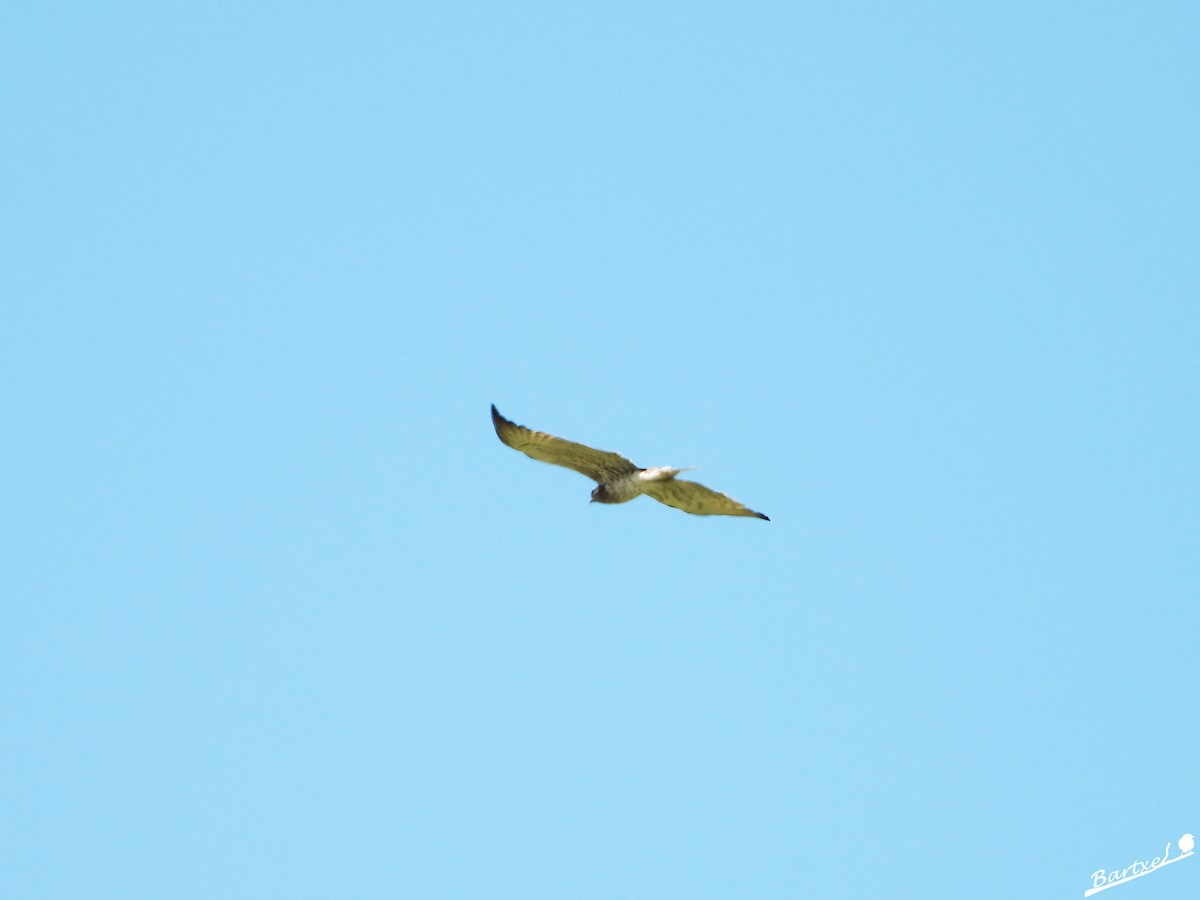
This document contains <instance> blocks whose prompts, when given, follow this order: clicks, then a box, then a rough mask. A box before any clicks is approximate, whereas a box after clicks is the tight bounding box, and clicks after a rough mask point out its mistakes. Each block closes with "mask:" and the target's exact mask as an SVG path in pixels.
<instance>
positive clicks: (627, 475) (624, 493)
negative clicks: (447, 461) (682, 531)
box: [492, 404, 770, 522]
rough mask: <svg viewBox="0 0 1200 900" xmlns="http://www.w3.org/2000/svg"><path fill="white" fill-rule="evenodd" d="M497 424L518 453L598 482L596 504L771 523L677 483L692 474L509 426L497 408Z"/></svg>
mask: <svg viewBox="0 0 1200 900" xmlns="http://www.w3.org/2000/svg"><path fill="white" fill-rule="evenodd" d="M492 424H493V425H495V426H496V435H497V437H499V438H500V440H501V441H503V442H504V443H505V444H507V445H508V446H509V447H512V448H513V449H514V450H520V451H521V452H522V453H524V454H525V455H526V456H529V457H531V458H533V459H536V460H539V461H541V462H548V463H551V464H553V465H556V466H565V467H566V468H568V469H573V470H574V471H576V472H579V473H580V474H581V475H586V476H587V477H588V478H590V479H592V480H593V481H595V482H596V483H597V486H596V488H595V490H593V491H592V502H594V503H628V502H629V501H630V500H633V499H634V498H635V497H639V496H641V495H642V494H646V495H647V496H649V497H653V498H654V499H655V500H657V501H658V502H659V503H665V504H666V505H667V506H673V507H675V508H676V509H681V510H683V511H684V512H688V513H692V514H693V515H697V516H754V517H757V518H759V519H767V517H766V516H764V515H763V514H762V513H760V512H755V511H754V510H752V509H747V508H746V507H745V506H744V505H743V504H741V503H738V502H737V501H736V500H734V499H732V498H731V497H726V496H725V495H724V494H721V493H718V492H717V491H714V490H712V489H711V488H706V487H705V486H704V485H702V484H697V483H696V482H694V481H677V480H676V478H675V476H676V475H678V474H679V473H680V472H686V471H689V470H688V469H677V468H674V467H673V466H657V467H654V468H650V469H643V468H641V467H639V466H635V465H634V464H633V463H632V462H630V461H629V460H627V459H626V458H625V457H623V456H621V455H620V454H619V453H609V452H607V451H604V450H596V449H594V448H592V447H588V446H586V445H584V444H576V443H574V442H573V441H567V440H563V439H562V438H559V437H555V436H554V435H552V434H546V433H544V432H541V431H533V430H531V429H529V428H526V427H524V426H523V425H517V424H516V423H515V422H510V421H509V420H508V419H506V418H504V416H502V415H500V412H499V411H498V410H497V409H496V406H495V404H493V405H492ZM767 521H768V522H769V521H770V519H767Z"/></svg>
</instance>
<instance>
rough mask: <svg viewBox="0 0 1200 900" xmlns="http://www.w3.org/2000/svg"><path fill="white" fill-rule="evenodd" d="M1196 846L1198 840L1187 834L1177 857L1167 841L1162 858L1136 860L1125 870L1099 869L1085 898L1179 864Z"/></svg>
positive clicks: (1093, 876) (1180, 842) (1181, 840)
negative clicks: (1165, 867) (1172, 852)
mask: <svg viewBox="0 0 1200 900" xmlns="http://www.w3.org/2000/svg"><path fill="white" fill-rule="evenodd" d="M1195 846H1196V839H1195V838H1194V837H1192V836H1191V835H1190V834H1185V835H1183V837H1181V838H1180V839H1179V855H1177V856H1172V855H1171V842H1170V841H1167V849H1165V850H1164V851H1163V855H1162V856H1156V857H1154V859H1152V860H1148V861H1142V860H1140V859H1139V860H1135V861H1134V862H1132V863H1130V864H1129V865H1127V866H1126V867H1125V868H1123V869H1113V870H1112V871H1111V872H1110V871H1106V870H1105V869H1097V870H1096V871H1095V872H1093V873H1092V886H1091V887H1090V888H1088V890H1086V891H1084V892H1083V896H1085V897H1090V896H1092V894H1098V893H1100V891H1107V890H1108V889H1109V888H1110V887H1116V886H1117V885H1118V884H1124V883H1125V882H1127V881H1133V879H1135V878H1141V877H1142V876H1143V875H1149V874H1150V873H1151V872H1157V871H1158V870H1159V869H1161V868H1162V867H1163V866H1166V865H1169V864H1171V863H1173V862H1179V861H1180V860H1181V859H1187V858H1188V857H1189V856H1191V855H1192V850H1193V848H1194V847H1195Z"/></svg>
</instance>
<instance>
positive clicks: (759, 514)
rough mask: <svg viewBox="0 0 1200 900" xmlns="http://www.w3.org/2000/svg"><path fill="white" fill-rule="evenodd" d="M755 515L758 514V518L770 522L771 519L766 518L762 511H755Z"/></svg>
mask: <svg viewBox="0 0 1200 900" xmlns="http://www.w3.org/2000/svg"><path fill="white" fill-rule="evenodd" d="M755 515H756V516H758V517H759V518H760V519H762V520H763V521H764V522H770V521H771V520H770V519H768V518H767V517H766V516H764V515H763V514H762V513H760V512H756V513H755Z"/></svg>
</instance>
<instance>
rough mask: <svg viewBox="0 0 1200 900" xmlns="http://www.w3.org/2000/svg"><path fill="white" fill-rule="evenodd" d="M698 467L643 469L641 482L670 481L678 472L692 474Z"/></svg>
mask: <svg viewBox="0 0 1200 900" xmlns="http://www.w3.org/2000/svg"><path fill="white" fill-rule="evenodd" d="M698 468H700V467H699V466H685V467H684V468H682V469H677V468H675V467H674V466H658V467H657V468H654V469H644V470H642V472H641V479H642V481H670V480H671V479H672V478H674V477H675V476H676V475H678V474H679V473H680V472H693V471H695V470H696V469H698Z"/></svg>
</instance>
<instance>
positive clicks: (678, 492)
mask: <svg viewBox="0 0 1200 900" xmlns="http://www.w3.org/2000/svg"><path fill="white" fill-rule="evenodd" d="M642 493H643V494H645V495H646V496H647V497H653V498H654V499H655V500H657V501H658V502H659V503H665V504H667V506H673V507H675V508H676V509H682V510H683V511H684V512H689V513H692V515H696V516H757V517H758V518H760V519H767V517H766V516H764V515H763V514H762V513H760V512H755V511H754V510H752V509H747V508H746V506H745V505H744V504H741V503H738V502H737V501H736V500H734V499H733V498H732V497H726V496H725V495H724V494H722V493H719V492H718V491H714V490H713V489H712V488H706V487H705V486H704V485H702V484H697V483H696V482H695V481H680V480H679V479H677V478H672V479H671V480H670V481H648V482H646V483H645V484H644V485H642ZM767 521H768V522H770V521H771V520H770V519H767Z"/></svg>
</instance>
